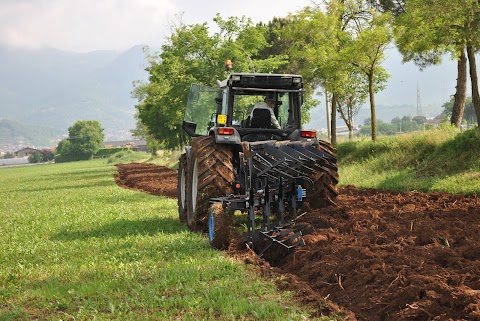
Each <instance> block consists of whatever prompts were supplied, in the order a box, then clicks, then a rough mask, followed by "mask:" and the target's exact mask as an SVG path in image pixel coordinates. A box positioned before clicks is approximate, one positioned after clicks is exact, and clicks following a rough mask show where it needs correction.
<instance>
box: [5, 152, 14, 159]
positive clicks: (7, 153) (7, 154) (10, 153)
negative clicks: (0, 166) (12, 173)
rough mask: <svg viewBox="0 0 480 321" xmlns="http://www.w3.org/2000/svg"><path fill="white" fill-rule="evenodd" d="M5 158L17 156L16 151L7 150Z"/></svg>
mask: <svg viewBox="0 0 480 321" xmlns="http://www.w3.org/2000/svg"><path fill="white" fill-rule="evenodd" d="M3 158H4V159H7V158H15V153H14V152H6V153H5V155H3Z"/></svg>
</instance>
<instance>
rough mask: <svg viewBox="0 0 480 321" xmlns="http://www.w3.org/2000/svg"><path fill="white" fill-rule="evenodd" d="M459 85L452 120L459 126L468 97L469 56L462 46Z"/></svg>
mask: <svg viewBox="0 0 480 321" xmlns="http://www.w3.org/2000/svg"><path fill="white" fill-rule="evenodd" d="M457 72H458V76H457V86H456V87H455V88H456V92H455V95H454V98H455V100H454V103H453V110H452V118H451V120H450V122H451V123H452V124H453V125H455V126H456V127H457V128H460V126H461V124H462V118H463V112H464V111H465V99H466V98H467V57H466V56H465V50H464V49H463V48H462V50H461V52H460V59H459V60H458V65H457Z"/></svg>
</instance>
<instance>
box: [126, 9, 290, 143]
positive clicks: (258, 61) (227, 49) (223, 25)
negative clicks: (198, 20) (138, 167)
mask: <svg viewBox="0 0 480 321" xmlns="http://www.w3.org/2000/svg"><path fill="white" fill-rule="evenodd" d="M214 22H215V23H216V28H217V29H218V31H217V32H214V33H213V34H212V32H211V31H210V29H209V27H208V26H207V24H206V23H203V24H195V25H183V24H181V25H180V26H178V27H176V28H174V30H172V35H171V36H170V37H169V38H168V39H167V41H166V44H165V45H163V46H162V52H161V53H160V54H158V55H156V56H153V55H151V56H150V66H149V67H148V68H147V71H148V72H149V73H150V78H149V83H147V84H141V85H139V86H137V88H136V89H135V91H134V96H135V97H136V98H137V99H138V100H139V103H138V104H137V105H136V109H137V112H138V119H139V120H140V122H141V123H142V124H143V125H144V126H145V129H146V132H147V134H148V135H151V136H152V137H153V138H155V139H156V140H158V142H160V144H161V146H162V147H163V148H168V149H174V148H176V147H178V146H181V145H183V144H185V142H186V137H185V134H184V133H183V130H182V128H181V126H182V118H183V114H184V111H185V105H186V101H187V95H188V92H189V88H190V85H191V84H194V83H197V84H202V85H209V86H216V85H215V84H216V81H217V80H218V79H224V78H225V77H226V73H225V70H224V62H225V60H227V59H230V60H232V62H233V66H234V69H233V70H234V71H236V72H253V71H255V72H272V71H274V70H275V69H276V68H278V67H279V66H280V65H281V64H283V63H284V57H283V56H278V55H277V56H274V57H267V58H256V56H257V55H258V54H259V52H260V50H262V49H263V48H265V47H266V46H267V45H268V44H267V41H266V38H265V28H261V27H255V26H254V25H253V24H252V22H251V20H250V19H246V18H245V17H242V18H236V17H231V18H229V19H228V20H224V19H222V18H221V17H220V16H219V15H217V16H216V18H215V19H214Z"/></svg>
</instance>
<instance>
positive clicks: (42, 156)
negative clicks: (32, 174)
mask: <svg viewBox="0 0 480 321" xmlns="http://www.w3.org/2000/svg"><path fill="white" fill-rule="evenodd" d="M53 158H54V155H53V152H52V151H51V150H49V149H42V150H41V151H36V152H34V153H32V155H30V156H28V162H29V163H41V162H48V161H51V160H53Z"/></svg>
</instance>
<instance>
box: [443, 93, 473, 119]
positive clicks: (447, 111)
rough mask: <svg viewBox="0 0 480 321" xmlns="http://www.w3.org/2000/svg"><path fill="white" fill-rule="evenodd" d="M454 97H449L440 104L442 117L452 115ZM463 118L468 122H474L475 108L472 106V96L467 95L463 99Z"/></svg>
mask: <svg viewBox="0 0 480 321" xmlns="http://www.w3.org/2000/svg"><path fill="white" fill-rule="evenodd" d="M454 100H455V98H454V97H451V98H450V100H449V101H447V102H445V103H444V104H443V105H442V108H443V110H442V113H441V114H440V115H441V116H443V117H444V118H449V117H450V116H451V115H452V110H453V103H454ZM463 119H464V121H465V122H467V123H469V124H474V123H475V122H476V120H477V115H476V114H475V108H474V107H473V102H472V97H467V99H466V101H465V112H464V114H463Z"/></svg>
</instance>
